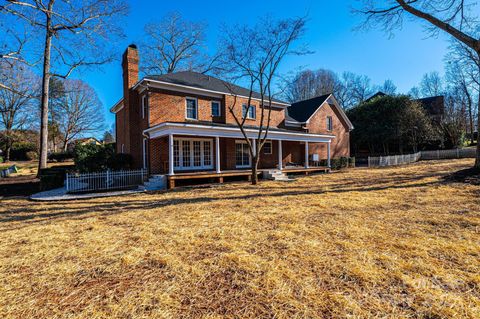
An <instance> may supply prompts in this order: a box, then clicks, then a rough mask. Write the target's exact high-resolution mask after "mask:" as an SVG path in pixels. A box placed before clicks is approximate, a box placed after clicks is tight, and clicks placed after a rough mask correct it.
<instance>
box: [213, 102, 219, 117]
mask: <svg viewBox="0 0 480 319" xmlns="http://www.w3.org/2000/svg"><path fill="white" fill-rule="evenodd" d="M219 116H220V102H219V101H212V117H219Z"/></svg>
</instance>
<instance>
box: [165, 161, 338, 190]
mask: <svg viewBox="0 0 480 319" xmlns="http://www.w3.org/2000/svg"><path fill="white" fill-rule="evenodd" d="M272 169H273V168H272ZM268 170H269V169H259V170H258V175H262V174H263V172H264V171H268ZM282 172H284V173H287V174H288V173H292V174H305V175H308V174H310V173H328V172H330V168H329V167H326V166H318V167H310V168H304V167H303V168H302V167H287V168H284V169H283V170H282ZM251 176H252V171H251V170H229V171H222V172H220V173H217V172H216V171H202V172H190V173H176V174H174V175H168V176H167V180H168V188H169V189H172V188H175V186H176V181H181V180H191V179H213V180H214V181H215V182H216V183H220V184H221V183H223V181H224V179H225V178H228V177H244V178H245V179H246V180H248V181H250V180H251Z"/></svg>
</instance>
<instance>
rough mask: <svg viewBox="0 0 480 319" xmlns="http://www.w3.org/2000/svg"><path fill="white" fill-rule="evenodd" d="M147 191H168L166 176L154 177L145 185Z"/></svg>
mask: <svg viewBox="0 0 480 319" xmlns="http://www.w3.org/2000/svg"><path fill="white" fill-rule="evenodd" d="M143 186H144V187H145V189H146V190H147V191H160V190H165V189H167V176H166V175H152V176H150V178H149V179H148V181H147V182H145V183H143Z"/></svg>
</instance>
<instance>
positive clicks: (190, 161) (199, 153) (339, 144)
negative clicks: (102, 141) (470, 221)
mask: <svg viewBox="0 0 480 319" xmlns="http://www.w3.org/2000/svg"><path fill="white" fill-rule="evenodd" d="M138 64H139V54H138V50H137V48H136V46H134V45H131V46H129V47H128V48H127V50H126V51H125V53H124V55H123V59H122V67H123V98H122V99H121V100H120V101H119V102H118V103H117V104H115V105H114V106H113V107H112V108H111V112H113V113H115V121H116V122H115V124H116V125H115V127H116V132H115V134H116V142H117V152H118V153H128V154H131V155H132V157H133V160H134V166H135V167H136V168H141V167H143V168H145V169H148V171H149V173H150V174H152V175H157V174H163V175H167V176H168V179H169V180H174V179H179V178H183V179H187V178H196V177H198V176H202V174H205V176H207V174H208V176H210V177H211V176H215V177H218V178H219V179H220V180H223V178H221V177H223V176H240V175H241V174H244V175H245V176H247V175H248V174H249V169H250V168H251V161H250V155H249V151H248V147H247V145H246V144H245V140H244V139H243V135H242V133H241V131H240V129H239V128H238V126H237V125H236V123H235V121H234V118H233V116H232V114H230V112H229V108H228V106H229V105H232V103H234V101H236V104H235V111H236V112H237V116H239V117H241V116H246V122H245V123H246V124H245V125H246V126H245V129H246V132H247V134H248V135H249V137H250V136H251V137H252V139H253V138H256V137H257V134H258V126H259V124H260V114H261V109H260V105H259V103H260V102H259V101H260V100H259V95H258V94H253V99H252V102H251V107H250V108H248V107H247V106H246V103H247V102H248V95H249V90H247V89H245V88H242V87H239V86H236V85H233V84H231V83H227V82H225V81H222V80H220V79H217V78H214V77H211V76H208V75H204V74H200V73H195V72H189V71H188V72H178V73H172V74H165V75H158V76H155V75H154V76H146V77H144V78H143V79H141V80H139V74H138V73H139V72H138V71H139V67H138ZM242 113H243V114H242ZM271 114H272V115H271V129H270V132H269V133H268V136H267V138H268V140H267V143H266V144H265V146H264V148H263V150H262V154H261V162H260V165H259V168H261V169H277V170H285V171H286V170H295V169H302V170H303V171H306V170H314V169H318V163H319V161H320V160H321V159H326V160H328V163H330V158H332V157H333V158H335V157H341V156H349V152H350V145H349V132H350V130H352V129H353V127H352V124H351V122H350V121H349V120H348V118H347V116H346V115H345V113H344V112H343V110H342V108H341V107H340V106H339V105H338V103H337V101H336V100H335V98H334V96H333V95H325V96H320V97H316V98H314V99H310V100H307V101H302V102H298V103H294V104H289V103H287V102H283V101H280V100H274V101H273V102H272V105H271ZM324 168H325V167H324ZM327 168H328V167H327Z"/></svg>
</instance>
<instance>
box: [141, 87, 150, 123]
mask: <svg viewBox="0 0 480 319" xmlns="http://www.w3.org/2000/svg"><path fill="white" fill-rule="evenodd" d="M145 100H147V112H146V114H145ZM149 109H150V103H149V96H148V93H147V94H145V95H143V96H142V119H144V118H145V117H148V113H149Z"/></svg>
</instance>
